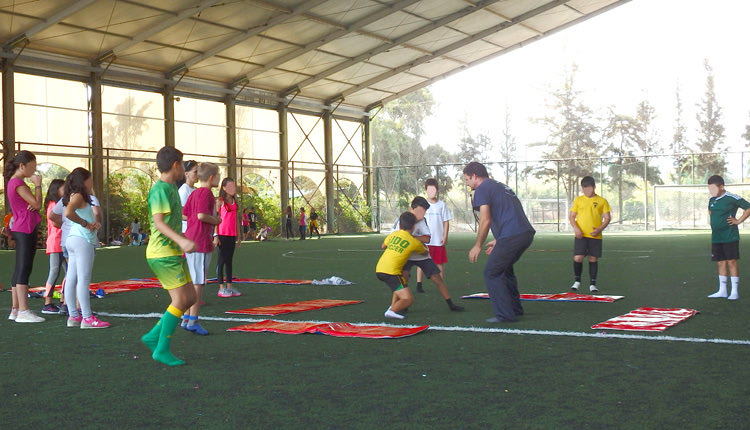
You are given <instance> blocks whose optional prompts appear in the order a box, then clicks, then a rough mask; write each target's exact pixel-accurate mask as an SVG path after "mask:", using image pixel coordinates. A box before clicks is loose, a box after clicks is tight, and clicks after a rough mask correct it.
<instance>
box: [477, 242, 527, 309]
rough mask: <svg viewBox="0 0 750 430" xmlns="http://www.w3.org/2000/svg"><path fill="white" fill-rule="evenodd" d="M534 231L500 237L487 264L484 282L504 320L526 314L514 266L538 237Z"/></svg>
mask: <svg viewBox="0 0 750 430" xmlns="http://www.w3.org/2000/svg"><path fill="white" fill-rule="evenodd" d="M534 233H535V232H534V231H528V232H525V233H521V234H517V235H515V236H510V237H505V238H502V239H498V240H497V244H496V245H495V247H494V248H493V249H492V252H491V253H490V256H489V258H488V259H487V264H486V265H485V266H484V284H485V286H486V287H487V292H488V293H489V295H490V302H492V311H493V312H494V313H495V316H496V317H497V318H499V319H501V320H504V321H515V320H516V317H517V316H519V315H523V307H522V306H521V296H520V294H519V293H518V280H517V279H516V274H515V273H514V272H513V265H514V264H515V263H516V262H517V261H518V260H519V259H520V258H521V255H523V253H524V251H526V249H527V248H528V247H529V246H530V245H531V242H532V241H533V240H534Z"/></svg>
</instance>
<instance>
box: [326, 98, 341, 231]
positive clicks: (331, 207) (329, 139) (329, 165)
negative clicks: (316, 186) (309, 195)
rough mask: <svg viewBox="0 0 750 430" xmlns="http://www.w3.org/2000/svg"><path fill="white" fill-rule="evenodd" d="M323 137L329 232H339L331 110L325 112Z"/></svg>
mask: <svg viewBox="0 0 750 430" xmlns="http://www.w3.org/2000/svg"><path fill="white" fill-rule="evenodd" d="M323 136H324V137H323V139H324V148H325V150H324V152H325V157H324V158H325V163H326V208H327V210H326V220H327V222H328V232H329V233H331V232H338V227H334V226H335V222H336V216H335V214H334V211H335V208H336V204H335V201H334V191H333V182H334V178H333V115H331V112H330V111H325V113H323Z"/></svg>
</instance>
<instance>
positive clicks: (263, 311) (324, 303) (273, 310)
mask: <svg viewBox="0 0 750 430" xmlns="http://www.w3.org/2000/svg"><path fill="white" fill-rule="evenodd" d="M356 303H362V300H329V299H318V300H307V301H304V302H295V303H283V304H280V305H273V306H262V307H259V308H250V309H241V310H237V311H227V313H228V314H244V315H281V314H288V313H292V312H304V311H313V310H316V309H324V308H333V307H336V306H344V305H353V304H356Z"/></svg>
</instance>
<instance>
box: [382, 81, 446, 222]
mask: <svg viewBox="0 0 750 430" xmlns="http://www.w3.org/2000/svg"><path fill="white" fill-rule="evenodd" d="M434 104H435V102H434V99H433V98H432V94H431V93H430V92H429V90H427V89H422V90H420V91H416V92H413V93H410V94H408V95H406V96H404V97H402V98H400V99H397V100H395V101H393V102H391V103H389V104H387V105H386V106H385V107H384V108H383V109H382V110H381V111H380V112H379V113H378V115H377V117H376V118H375V120H373V122H372V142H373V145H372V153H373V163H374V165H375V166H379V167H388V168H392V169H378V179H377V180H378V184H379V188H380V189H381V190H384V191H385V195H386V196H385V197H386V198H387V199H389V200H390V199H396V200H397V201H398V205H399V206H400V207H403V208H405V206H406V204H407V203H408V201H409V200H410V198H409V196H410V195H414V194H415V193H417V192H419V190H420V189H421V184H422V183H423V182H424V180H425V179H427V178H429V177H430V176H431V174H432V170H431V169H430V168H429V166H427V165H426V164H425V150H424V149H423V148H422V145H421V141H420V139H421V137H422V134H423V133H424V129H423V123H424V119H425V118H426V117H427V116H429V115H431V114H432V109H433V106H434ZM403 166H410V167H409V168H403Z"/></svg>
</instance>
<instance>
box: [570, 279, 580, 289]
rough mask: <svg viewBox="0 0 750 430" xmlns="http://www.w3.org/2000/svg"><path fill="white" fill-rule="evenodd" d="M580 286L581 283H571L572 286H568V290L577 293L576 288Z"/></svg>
mask: <svg viewBox="0 0 750 430" xmlns="http://www.w3.org/2000/svg"><path fill="white" fill-rule="evenodd" d="M580 286H581V283H580V282H578V281H575V282H573V285H571V286H570V289H571V290H573V291H578V287H580Z"/></svg>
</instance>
